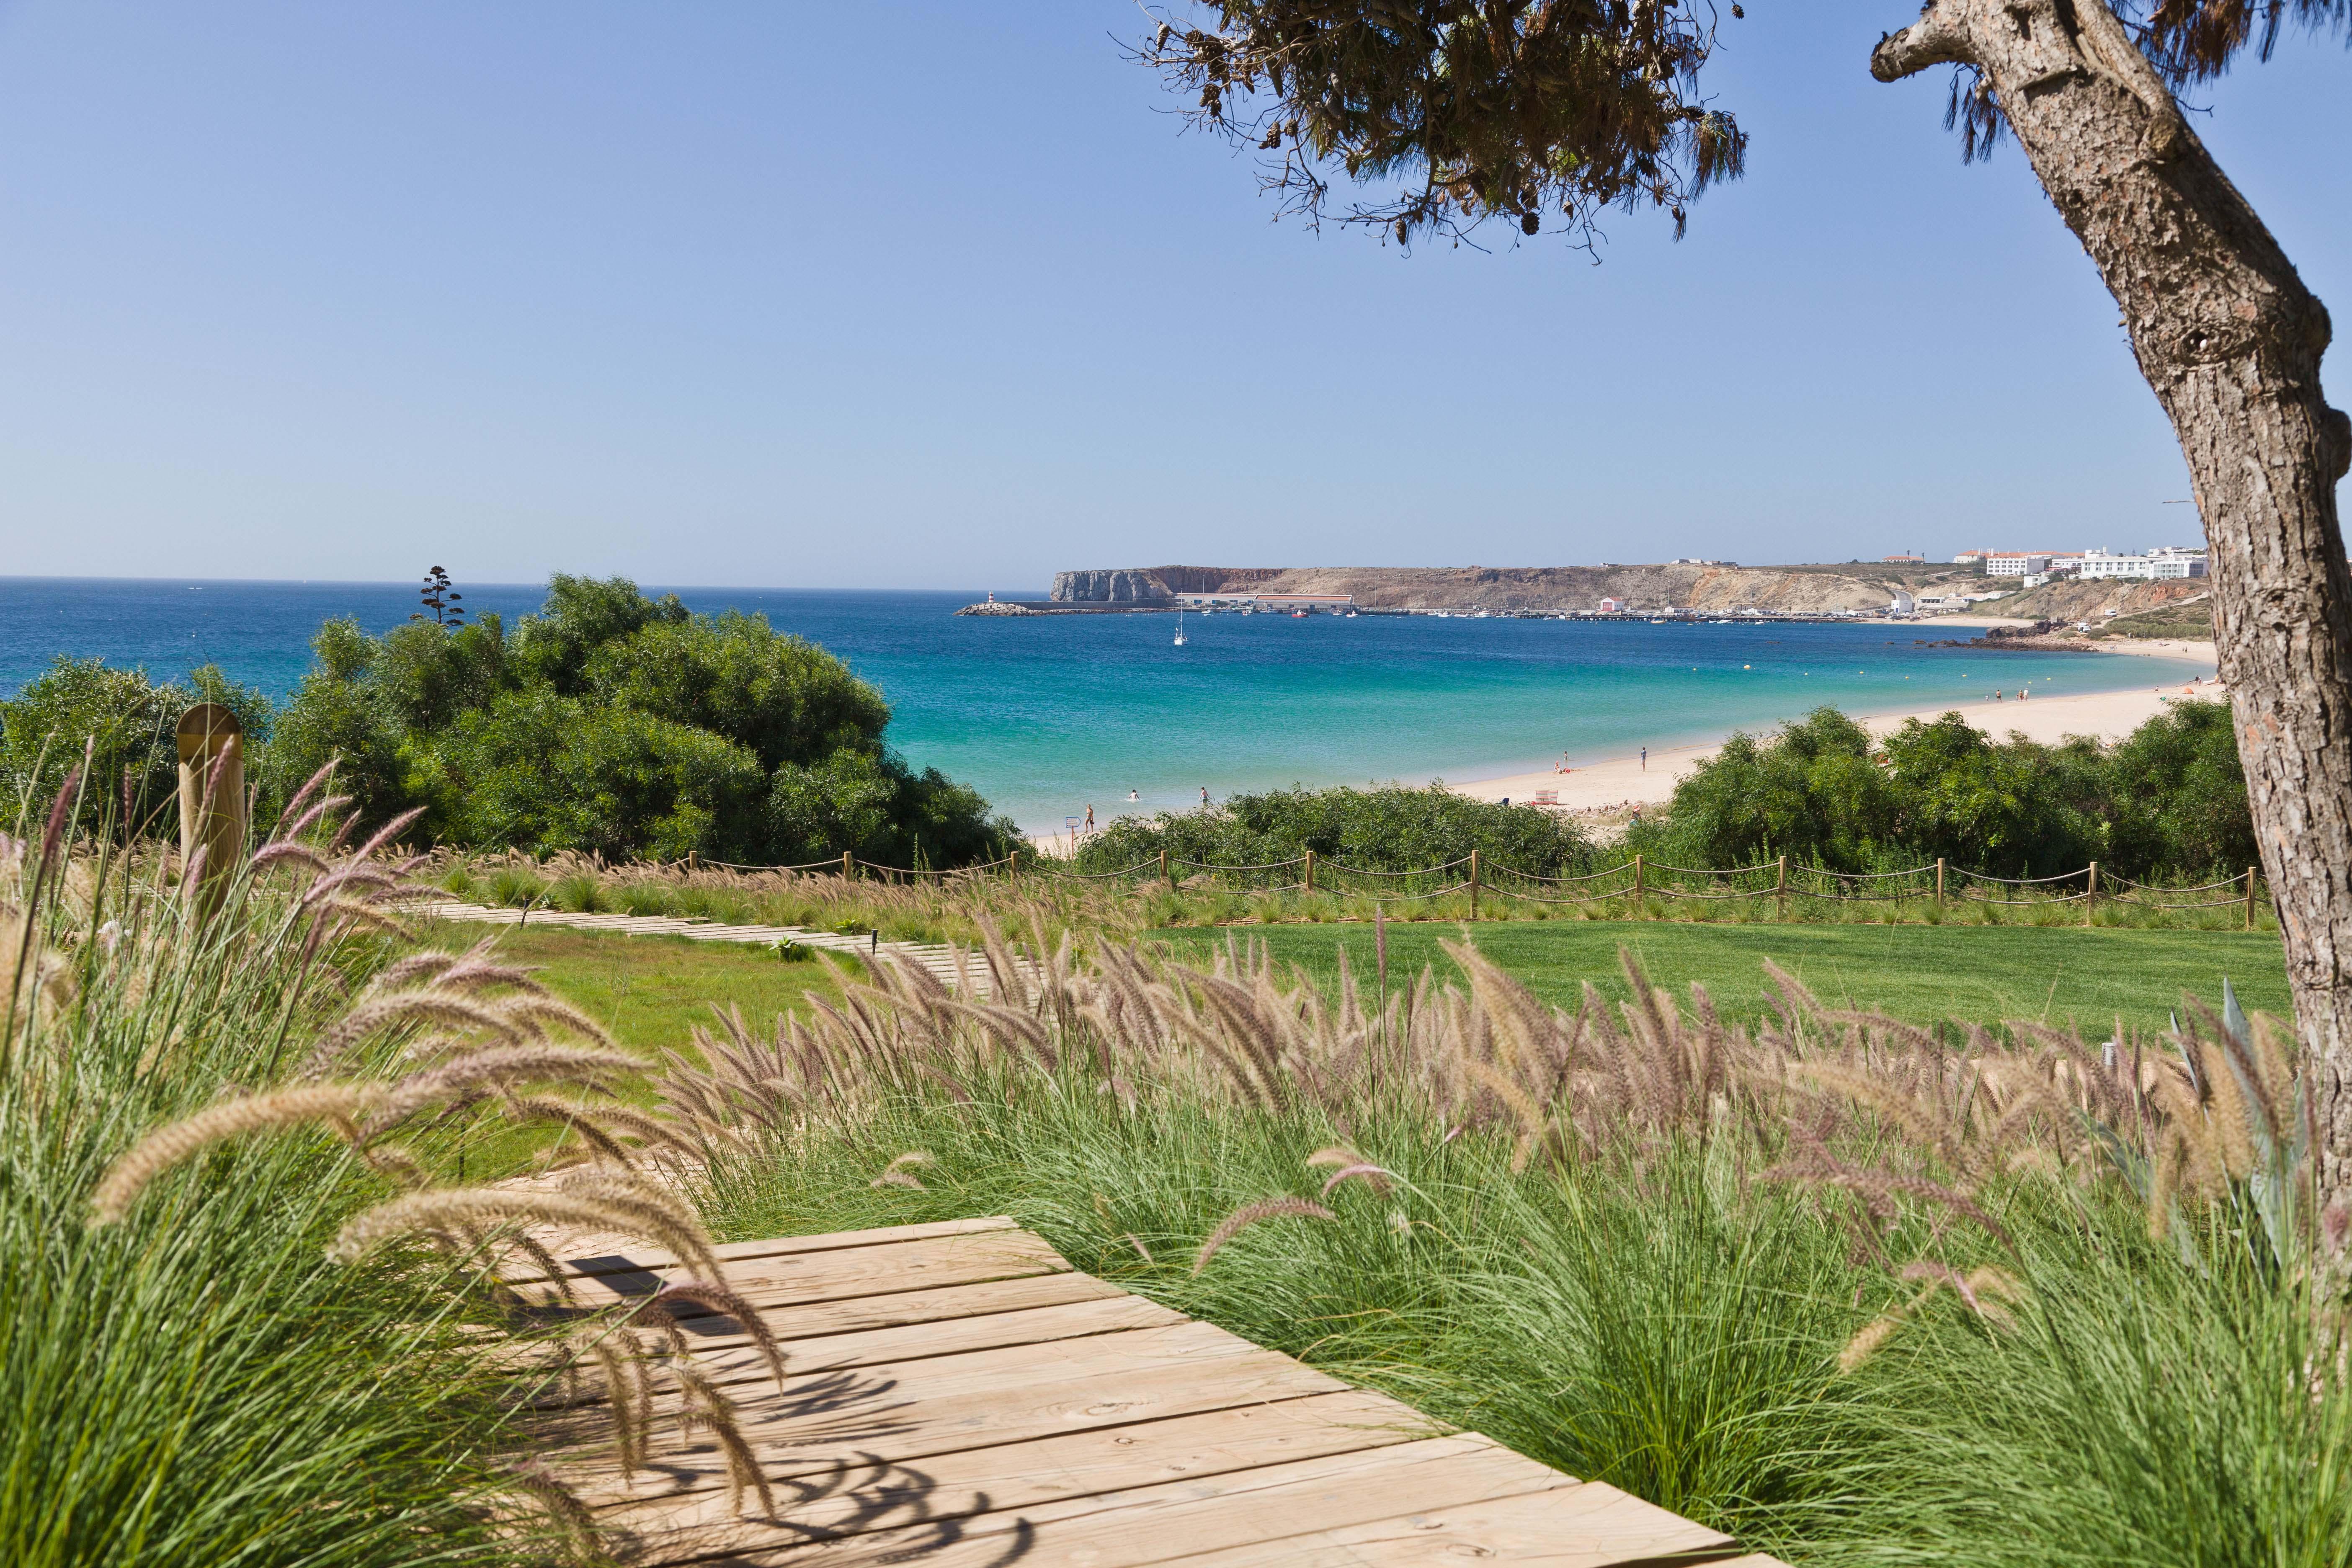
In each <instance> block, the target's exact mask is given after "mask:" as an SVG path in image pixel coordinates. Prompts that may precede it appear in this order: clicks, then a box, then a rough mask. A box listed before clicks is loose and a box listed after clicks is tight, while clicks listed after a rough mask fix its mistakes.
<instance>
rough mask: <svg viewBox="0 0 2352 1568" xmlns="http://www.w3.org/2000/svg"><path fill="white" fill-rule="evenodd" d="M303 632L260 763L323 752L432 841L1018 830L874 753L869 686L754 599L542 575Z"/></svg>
mask: <svg viewBox="0 0 2352 1568" xmlns="http://www.w3.org/2000/svg"><path fill="white" fill-rule="evenodd" d="M313 646H314V648H315V650H316V653H317V664H316V667H315V668H313V669H312V671H311V673H310V675H309V676H308V677H306V678H305V679H304V680H303V682H302V684H301V687H300V688H299V689H298V690H297V692H296V693H295V696H294V698H293V700H292V701H291V703H290V704H289V706H288V708H287V710H286V712H285V714H284V716H283V719H282V721H281V723H280V726H279V739H278V744H277V745H276V746H275V747H273V749H272V756H271V770H270V771H271V775H272V777H273V779H275V780H276V781H277V782H278V784H279V785H280V787H281V788H282V787H284V786H285V784H287V783H288V782H289V781H294V780H299V779H301V778H306V777H308V776H309V775H310V773H312V772H314V771H315V770H316V769H317V768H318V767H319V766H320V764H321V763H324V762H325V761H327V760H328V759H329V758H330V757H341V759H342V760H343V769H342V773H341V775H339V781H338V787H339V788H341V789H343V790H345V791H346V792H347V793H350V794H352V795H353V796H354V797H355V798H356V799H357V801H358V802H359V805H360V806H361V809H362V813H363V814H364V816H365V817H366V818H367V819H368V820H370V821H374V820H380V819H382V818H384V817H388V816H392V815H394V813H396V812H398V811H401V810H404V809H406V808H408V807H409V806H412V805H423V806H425V807H426V808H427V815H426V817H425V830H426V831H427V832H428V833H430V834H431V835H432V836H434V837H437V838H439V839H440V840H441V841H442V842H444V843H448V844H456V845H464V846H468V847H487V848H504V847H520V848H530V849H533V850H539V851H551V850H566V849H570V850H582V851H589V852H593V853H597V854H602V855H605V856H608V857H613V858H625V857H650V858H656V859H666V860H669V859H682V858H685V857H686V856H687V854H688V852H689V851H699V852H700V853H701V854H703V855H704V856H706V857H708V858H712V859H717V860H726V861H738V862H745V863H755V864H775V863H793V862H803V861H808V860H814V859H822V858H829V857H831V856H834V855H838V854H840V853H841V852H842V851H844V850H849V851H851V852H854V853H856V854H857V855H860V856H863V857H865V858H867V859H871V860H876V861H882V862H886V863H889V864H894V865H931V866H955V865H962V864H966V863H969V862H971V861H974V860H984V859H991V858H995V857H996V856H998V855H1000V854H1001V853H1003V847H1005V846H1006V845H1008V844H1012V843H1014V842H1017V837H1018V836H1017V830H1016V829H1015V828H1013V826H1012V824H1010V823H1009V822H1006V821H1005V820H1003V818H1001V817H996V816H992V814H991V813H990V811H989V808H988V805H987V802H985V801H984V800H982V798H981V797H980V796H979V795H977V794H975V793H974V792H973V791H971V790H970V789H968V788H965V787H964V786H962V785H960V784H954V783H952V782H951V781H950V780H948V779H946V778H943V777H942V776H940V773H937V772H936V771H933V770H925V771H922V772H918V771H916V770H915V769H913V768H911V767H909V766H908V764H907V763H906V762H905V761H904V760H903V759H902V758H900V757H899V756H898V754H897V753H896V752H892V751H891V750H890V749H889V747H888V746H887V744H886V743H885V742H884V740H883V731H884V729H885V727H886V726H887V724H888V723H889V720H890V710H889V706H888V704H887V703H886V702H884V700H882V694H881V693H880V692H878V691H877V690H876V689H874V688H872V687H871V686H868V685H866V683H865V682H864V681H861V680H859V679H857V678H856V676H854V675H852V674H851V673H850V671H849V669H848V668H847V667H846V666H845V665H844V664H843V663H842V662H841V661H840V660H839V659H837V658H834V657H833V656H832V655H831V654H828V653H826V652H825V651H824V649H823V648H820V647H816V646H815V645H814V644H812V643H810V642H808V641H806V640H805V639H803V638H801V637H793V636H790V635H787V634H785V633H782V632H779V631H777V630H775V629H774V628H773V627H772V626H770V625H769V624H768V622H767V620H766V618H765V617H763V616H742V615H737V614H733V613H729V614H726V615H720V616H695V615H692V614H690V613H689V612H688V610H687V609H686V607H685V606H684V605H681V604H680V603H678V601H677V598H676V597H675V596H674V595H673V596H666V597H664V598H661V599H657V600H656V599H650V598H647V597H646V595H643V594H641V593H639V592H638V591H637V588H636V586H635V584H632V583H630V582H628V581H627V580H626V579H624V578H617V577H616V578H613V579H611V580H609V581H604V582H596V581H593V580H590V579H586V578H580V577H571V576H564V575H561V574H559V575H557V576H556V577H554V578H553V579H551V582H550V584H549V588H548V596H547V602H546V604H545V605H544V606H543V607H542V608H541V611H540V612H539V613H538V614H537V615H533V616H523V617H522V618H521V619H520V621H519V622H518V623H517V624H516V625H515V626H514V628H513V630H512V632H511V633H509V631H508V630H507V628H506V627H505V626H504V625H503V624H502V623H501V622H500V621H499V618H498V617H497V616H484V617H482V619H481V620H479V621H478V622H477V623H475V624H474V625H471V626H464V627H461V628H450V627H444V626H438V625H436V624H433V623H430V622H424V621H414V622H409V623H406V624H404V625H403V626H396V627H394V629H393V630H392V631H390V632H388V633H386V634H385V635H384V636H383V637H373V638H371V637H367V636H366V635H365V634H364V633H362V631H361V629H360V628H359V626H357V625H356V624H355V623H353V622H350V621H336V622H330V623H329V624H328V625H327V626H324V627H322V628H321V629H320V633H319V637H318V638H317V641H316V642H315V644H314V645H313Z"/></svg>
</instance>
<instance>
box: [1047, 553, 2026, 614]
mask: <svg viewBox="0 0 2352 1568" xmlns="http://www.w3.org/2000/svg"><path fill="white" fill-rule="evenodd" d="M1941 584H1950V585H1951V586H1953V587H1956V588H1961V587H1965V588H1969V589H1974V588H1978V587H1981V586H1982V584H1981V583H1980V581H1979V579H1977V578H1975V577H1973V576H1961V575H1958V574H1954V573H1952V572H1951V571H1950V570H1949V569H1948V568H1944V567H1930V568H1924V569H1918V568H1915V569H1909V570H1906V569H1903V568H1899V567H1893V566H1868V565H1862V564H1854V565H1849V566H1508V567H1501V566H1298V567H1291V568H1288V569H1275V568H1270V567H1244V568H1228V567H1217V566H1150V567H1137V568H1133V569H1130V570H1125V571H1100V572H1064V573H1062V574H1059V575H1058V576H1056V577H1055V579H1054V594H1053V596H1054V597H1055V598H1056V599H1061V600H1079V601H1092V602H1097V603H1101V602H1109V603H1128V604H1150V603H1155V602H1163V601H1165V600H1166V599H1168V598H1170V597H1171V596H1173V595H1176V594H1213V593H1238V592H1252V593H1267V594H1349V595H1354V597H1355V601H1356V603H1357V604H1359V605H1365V606H1368V607H1370V608H1374V609H1396V610H1406V609H1412V610H1491V611H1493V612H1494V613H1496V615H1506V614H1509V613H1511V612H1513V611H1517V610H1535V611H1540V612H1543V613H1546V614H1557V613H1559V612H1561V611H1580V612H1586V613H1589V612H1591V611H1593V610H1596V609H1598V608H1600V606H1601V600H1602V599H1604V598H1607V599H1614V600H1616V601H1617V603H1618V604H1619V605H1620V606H1621V607H1622V608H1624V609H1627V610H1633V611H1642V612H1654V611H1658V610H1663V609H1665V608H1666V607H1667V606H1669V605H1673V606H1675V607H1676V608H1682V609H1695V610H1704V611H1709V612H1716V613H1727V612H1730V611H1735V610H1745V609H1749V608H1754V609H1759V610H1777V611H1781V612H1784V613H1787V614H1792V615H1824V614H1827V613H1829V612H1830V611H1832V610H1883V609H1885V607H1886V604H1887V601H1888V600H1889V599H1891V598H1893V597H1894V595H1895V590H1896V589H1897V588H1909V589H1911V590H1912V591H1914V592H1917V591H1919V590H1921V589H1923V588H1930V587H1931V586H1934V585H1941Z"/></svg>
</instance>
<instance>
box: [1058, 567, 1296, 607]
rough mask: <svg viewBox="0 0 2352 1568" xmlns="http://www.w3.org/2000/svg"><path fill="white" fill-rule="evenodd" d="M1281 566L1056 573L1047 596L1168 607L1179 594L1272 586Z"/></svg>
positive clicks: (1065, 600) (1071, 600)
mask: <svg viewBox="0 0 2352 1568" xmlns="http://www.w3.org/2000/svg"><path fill="white" fill-rule="evenodd" d="M1283 570H1284V569H1283V568H1282V567H1279V566H1130V567H1120V568H1118V569H1115V570H1114V569H1110V568H1105V569H1103V570H1100V571H1094V572H1056V573H1055V574H1054V588H1053V592H1052V593H1051V594H1049V595H1046V596H1047V597H1048V598H1052V599H1057V600H1060V601H1062V602H1063V603H1065V604H1096V605H1164V604H1167V603H1169V602H1171V601H1172V600H1173V599H1174V598H1175V597H1176V595H1179V594H1239V593H1244V592H1247V591H1248V590H1250V589H1253V588H1255V587H1257V586H1258V585H1259V584H1263V583H1269V582H1272V581H1273V580H1274V579H1275V578H1276V577H1279V576H1281V575H1282V574H1283Z"/></svg>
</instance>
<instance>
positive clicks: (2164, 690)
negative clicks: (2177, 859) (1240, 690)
mask: <svg viewBox="0 0 2352 1568" xmlns="http://www.w3.org/2000/svg"><path fill="white" fill-rule="evenodd" d="M1890 624H1895V625H1906V626H1969V627H1980V626H2017V625H2023V624H2025V623H2022V622H2017V621H2003V620H2001V619H2000V618H1998V617H1995V616H1937V617H1936V618H1935V619H1934V620H1933V621H1924V622H1923V621H1909V622H1898V623H1890ZM2095 651H2096V652H2097V653H2098V654H2100V655H2102V656H2109V657H2120V658H2134V657H2138V658H2169V659H2178V660H2180V661H2182V662H2184V663H2189V664H2195V665H2198V666H2200V667H2201V668H2202V669H2203V670H2204V672H2205V673H2204V678H2203V679H2202V680H2201V681H2192V682H2191V683H2189V684H2181V683H2178V682H2176V683H2174V684H2172V685H2168V686H2164V687H2150V686H2142V687H2137V688H2126V689H2123V690H2120V691H2094V692H2085V693H2081V694H2069V695H2066V696H2063V697H2033V698H2028V699H2025V700H2018V699H2016V698H2011V699H2008V700H2004V701H1998V702H1996V701H1992V700H1985V701H1981V702H1965V703H1958V704H1955V703H1950V702H1944V703H1936V704H1932V705H1927V706H1922V707H1913V708H1901V709H1896V710H1891V711H1887V712H1882V713H1869V714H1862V715H1858V717H1860V718H1861V719H1862V721H1863V722H1864V724H1865V725H1866V726H1868V728H1869V729H1870V731H1871V732H1872V733H1874V734H1881V735H1883V734H1886V733H1888V732H1890V731H1894V730H1895V729H1897V728H1898V727H1900V726H1901V724H1902V723H1903V721H1905V720H1906V719H1913V718H1933V717H1935V716H1936V715H1937V714H1941V713H1950V712H1958V713H1959V714H1960V715H1962V716H1963V717H1964V718H1966V719H1967V720H1968V721H1969V723H1971V724H1974V725H1975V726H1976V727H1977V728H1978V729H1979V730H1984V731H1990V733H1992V734H1994V735H1999V736H2004V737H2005V736H2008V735H2011V734H2019V735H2023V736H2024V737H2026V738H2027V739H2028V740H2032V741H2040V742H2045V743H2053V744H2054V743H2055V742H2060V741H2063V740H2064V739H2066V738H2067V737H2068V736H2070V735H2095V736H2097V737H2098V738H2099V739H2101V740H2103V741H2114V740H2119V739H2121V738H2122V737H2124V736H2125V735H2127V734H2129V733H2130V732H2131V731H2134V730H2136V729H2137V728H2138V727H2139V726H2140V725H2141V724H2143V723H2145V722H2146V721H2147V720H2149V719H2150V718H2153V717H2154V716H2155V715H2156V714H2158V713H2160V712H2162V711H2163V710H2164V708H2165V706H2166V704H2167V703H2169V702H2172V701H2176V700H2179V699H2181V698H2183V697H2200V698H2221V697H2224V696H2226V695H2227V692H2226V689H2224V688H2223V687H2222V686H2221V683H2220V681H2219V679H2218V678H2217V674H2216V671H2217V670H2218V668H2219V666H2218V662H2217V659H2216V656H2215V652H2214V647H2213V645H2212V644H2211V643H2210V642H2188V641H2180V640H2173V639H2168V638H2158V637H2130V638H2126V637H2110V638H2105V639H2102V640H2101V641H2100V642H2099V643H2098V644H2097V645H2096V647H2095ZM1777 727H1778V721H1774V720H1766V719H1759V720H1758V721H1756V723H1755V725H1754V726H1753V728H1752V730H1751V731H1750V732H1751V733H1756V734H1764V733H1769V731H1771V730H1773V729H1775V728H1777ZM1721 744H1722V742H1721V739H1720V738H1717V739H1714V740H1708V741H1704V742H1692V743H1688V744H1684V745H1678V746H1653V747H1651V748H1650V755H1649V761H1648V763H1647V765H1646V766H1645V765H1644V764H1643V760H1642V758H1641V757H1640V755H1639V754H1638V753H1632V754H1627V755H1623V756H1594V757H1590V758H1588V757H1580V756H1571V757H1570V759H1569V763H1570V766H1569V771H1567V772H1565V773H1559V772H1553V771H1550V770H1545V771H1542V772H1538V773H1504V774H1497V775H1495V776H1493V777H1489V778H1467V779H1465V778H1458V777H1454V776H1453V775H1451V774H1441V775H1440V776H1441V777H1445V778H1447V779H1448V781H1449V784H1448V787H1450V788H1452V789H1454V790H1456V791H1459V792H1460V793H1461V794H1463V795H1469V796H1470V797H1472V798H1473V799H1475V800H1513V801H1519V802H1529V801H1532V800H1534V799H1535V797H1536V795H1537V794H1538V792H1539V791H1545V790H1550V791H1555V792H1557V804H1558V805H1559V808H1560V810H1562V811H1563V812H1566V813H1569V814H1571V815H1573V816H1578V817H1580V818H1583V819H1584V820H1585V821H1586V823H1587V824H1588V826H1592V827H1595V828H1599V829H1601V830H1603V831H1604V833H1605V832H1606V830H1608V829H1609V828H1611V827H1612V826H1614V825H1617V824H1621V823H1622V822H1623V821H1624V819H1625V818H1626V817H1627V816H1630V815H1631V814H1632V813H1633V809H1634V808H1635V807H1637V806H1647V805H1659V804H1661V803H1663V802H1664V801H1666V800H1668V799H1670V798H1671V797H1672V796H1673V795H1674V793H1675V784H1678V783H1680V782H1681V781H1682V780H1683V779H1684V778H1685V777H1687V776H1688V775H1689V774H1690V773H1691V772H1692V771H1693V770H1694V769H1696V767H1697V766H1698V764H1699V763H1703V762H1705V761H1706V760H1707V759H1708V758H1710V757H1712V756H1714V755H1715V753H1716V752H1717V750H1718V749H1720V747H1721ZM1120 804H1121V805H1123V804H1124V803H1120ZM1118 815H1120V809H1119V806H1118V805H1114V806H1113V807H1112V809H1111V811H1110V812H1109V813H1108V814H1107V816H1106V817H1105V820H1106V821H1108V820H1109V819H1110V818H1111V817H1115V816H1118ZM1029 842H1030V844H1031V846H1032V847H1034V849H1036V850H1037V851H1038V852H1040V853H1042V854H1046V855H1052V856H1056V857H1060V856H1066V855H1068V854H1069V853H1071V851H1072V848H1073V844H1072V841H1071V839H1070V837H1068V836H1067V835H1065V834H1059V833H1041V834H1037V835H1035V836H1034V837H1032V838H1031V839H1030V841H1029Z"/></svg>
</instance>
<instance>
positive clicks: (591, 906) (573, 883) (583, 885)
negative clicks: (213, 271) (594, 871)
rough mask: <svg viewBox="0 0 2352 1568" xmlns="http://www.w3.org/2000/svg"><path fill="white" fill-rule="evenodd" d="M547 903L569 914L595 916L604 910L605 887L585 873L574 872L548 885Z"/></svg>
mask: <svg viewBox="0 0 2352 1568" xmlns="http://www.w3.org/2000/svg"><path fill="white" fill-rule="evenodd" d="M547 901H548V902H549V903H550V904H551V905H552V906H554V907H555V908H556V909H559V910H563V911H564V912H566V913H567V914H575V915H593V914H595V913H597V912H599V911H600V910H603V909H604V886H603V884H602V883H600V882H598V881H597V880H596V879H595V878H593V877H592V876H590V875H588V873H586V872H585V871H574V872H573V873H572V875H570V876H569V877H558V878H557V879H555V880H554V881H553V882H551V883H550V884H549V885H548V889H547Z"/></svg>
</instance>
